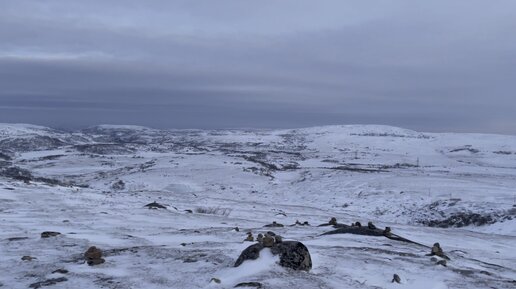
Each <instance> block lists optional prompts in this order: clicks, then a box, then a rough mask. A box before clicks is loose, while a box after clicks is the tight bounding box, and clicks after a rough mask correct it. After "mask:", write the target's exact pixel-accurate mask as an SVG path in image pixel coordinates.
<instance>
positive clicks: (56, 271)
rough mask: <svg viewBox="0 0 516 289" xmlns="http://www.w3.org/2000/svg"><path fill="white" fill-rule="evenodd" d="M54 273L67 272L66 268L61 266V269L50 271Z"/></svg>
mask: <svg viewBox="0 0 516 289" xmlns="http://www.w3.org/2000/svg"><path fill="white" fill-rule="evenodd" d="M55 273H59V274H67V273H68V270H66V269H63V268H61V269H57V270H54V271H52V274H55Z"/></svg>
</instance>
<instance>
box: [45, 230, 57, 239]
mask: <svg viewBox="0 0 516 289" xmlns="http://www.w3.org/2000/svg"><path fill="white" fill-rule="evenodd" d="M58 235H61V233H59V232H53V231H45V232H43V233H41V238H50V237H55V236H58Z"/></svg>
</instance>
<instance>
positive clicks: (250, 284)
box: [235, 282, 262, 288]
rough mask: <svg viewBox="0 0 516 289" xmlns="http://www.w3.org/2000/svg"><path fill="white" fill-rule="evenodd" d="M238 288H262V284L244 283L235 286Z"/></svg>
mask: <svg viewBox="0 0 516 289" xmlns="http://www.w3.org/2000/svg"><path fill="white" fill-rule="evenodd" d="M237 287H254V288H262V283H260V282H242V283H238V284H236V285H235V288H237Z"/></svg>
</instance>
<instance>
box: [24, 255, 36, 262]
mask: <svg viewBox="0 0 516 289" xmlns="http://www.w3.org/2000/svg"><path fill="white" fill-rule="evenodd" d="M21 259H22V261H32V260H34V259H38V258H36V257H32V256H23V257H21Z"/></svg>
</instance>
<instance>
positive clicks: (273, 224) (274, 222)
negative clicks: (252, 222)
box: [264, 221, 284, 228]
mask: <svg viewBox="0 0 516 289" xmlns="http://www.w3.org/2000/svg"><path fill="white" fill-rule="evenodd" d="M264 227H266V228H276V227H284V226H283V224H280V223H276V221H273V222H272V223H271V224H268V225H265V226H264Z"/></svg>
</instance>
